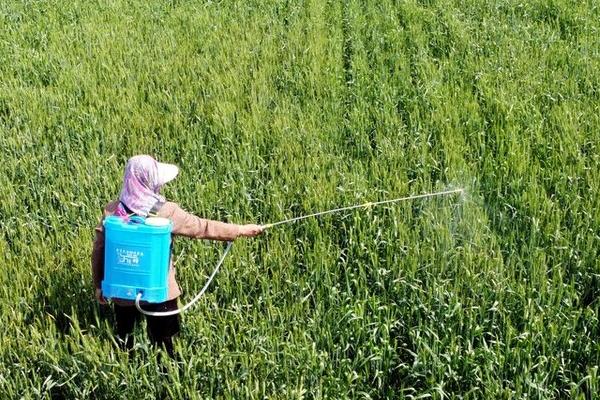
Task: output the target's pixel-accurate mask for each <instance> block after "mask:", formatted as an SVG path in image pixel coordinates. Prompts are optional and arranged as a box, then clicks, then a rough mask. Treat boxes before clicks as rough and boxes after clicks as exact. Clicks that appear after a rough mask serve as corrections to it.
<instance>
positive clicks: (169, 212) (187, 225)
mask: <svg viewBox="0 0 600 400" xmlns="http://www.w3.org/2000/svg"><path fill="white" fill-rule="evenodd" d="M118 205H119V202H118V201H113V202H110V203H108V204H107V205H106V207H104V215H103V217H102V220H101V221H100V223H99V224H98V226H96V239H95V240H94V245H93V248H92V278H93V280H94V286H95V287H96V288H100V287H101V283H102V279H104V225H103V221H104V218H105V217H107V216H109V215H113V214H114V213H115V211H116V210H117V207H118ZM156 214H157V216H158V217H163V218H168V219H170V220H171V221H172V222H173V232H172V234H173V235H178V236H187V237H191V238H195V239H212V240H222V241H227V240H234V239H236V238H237V237H238V236H239V233H240V232H239V226H238V225H235V224H228V223H225V222H219V221H212V220H209V219H203V218H199V217H197V216H195V215H193V214H190V213H188V212H185V211H184V210H182V209H181V207H179V206H178V205H177V204H175V203H172V202H166V203H164V204H163V205H162V206H161V207H160V208H159V209H158V210H157V211H156ZM168 281H169V293H168V299H167V300H173V299H176V298H177V297H179V296H180V295H181V290H180V289H179V285H178V284H177V280H176V279H175V267H174V265H173V257H171V265H170V266H169V278H168ZM117 303H119V304H123V305H124V304H133V302H132V301H128V300H120V299H119V300H117Z"/></svg>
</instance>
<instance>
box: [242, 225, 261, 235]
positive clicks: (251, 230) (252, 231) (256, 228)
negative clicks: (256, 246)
mask: <svg viewBox="0 0 600 400" xmlns="http://www.w3.org/2000/svg"><path fill="white" fill-rule="evenodd" d="M264 230H265V227H264V226H262V225H254V224H247V225H240V236H245V237H255V236H258V235H260V234H261V233H263V231H264Z"/></svg>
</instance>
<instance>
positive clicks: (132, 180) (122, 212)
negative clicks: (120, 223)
mask: <svg viewBox="0 0 600 400" xmlns="http://www.w3.org/2000/svg"><path fill="white" fill-rule="evenodd" d="M178 173H179V169H178V168H177V167H176V166H175V165H172V164H164V163H159V162H157V161H156V160H155V159H154V158H152V157H150V156H147V155H140V156H135V157H131V158H130V159H129V160H128V161H127V165H126V166H125V176H124V178H123V188H122V189H121V195H120V196H119V200H120V201H121V203H120V204H119V207H118V208H117V212H116V214H117V215H119V216H127V215H128V212H127V210H126V209H125V207H123V204H124V205H125V206H126V208H127V209H129V210H130V211H131V212H134V213H135V214H137V215H141V216H144V217H146V216H148V213H150V210H152V208H153V207H154V206H155V205H156V203H158V202H161V203H164V202H165V198H164V197H162V196H160V195H159V194H158V192H159V190H160V188H161V187H162V186H163V185H164V184H165V183H167V182H169V181H171V180H173V179H175V177H176V176H177V174H178Z"/></svg>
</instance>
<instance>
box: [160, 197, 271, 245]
mask: <svg viewBox="0 0 600 400" xmlns="http://www.w3.org/2000/svg"><path fill="white" fill-rule="evenodd" d="M159 215H160V216H163V215H164V216H165V217H167V218H169V219H171V220H172V221H173V234H174V235H181V236H188V237H192V238H196V239H212V240H222V241H228V240H235V239H237V238H238V237H240V236H246V237H253V236H257V235H259V234H260V233H262V231H263V227H262V226H260V225H253V224H248V225H237V224H228V223H226V222H219V221H213V220H210V219H204V218H200V217H197V216H195V215H194V214H190V213H188V212H186V211H184V210H182V209H181V207H179V206H178V205H177V204H175V203H166V204H165V205H164V206H163V208H162V209H161V212H160V213H159Z"/></svg>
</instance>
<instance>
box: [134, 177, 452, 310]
mask: <svg viewBox="0 0 600 400" xmlns="http://www.w3.org/2000/svg"><path fill="white" fill-rule="evenodd" d="M463 192H464V189H452V190H445V191H442V192H435V193H425V194H419V195H413V196H407V197H399V198H397V199H391V200H382V201H375V202H368V203H364V204H357V205H353V206H348V207H341V208H334V209H331V210H327V211H320V212H316V213H313V214H308V215H302V216H300V217H295V218H289V219H285V220H283V221H278V222H273V223H270V224H265V225H263V229H264V230H267V229H271V228H274V227H276V226H279V225H284V224H291V223H294V222H297V221H301V220H304V219H307V218H313V217H320V216H322V215H327V214H333V213H338V212H342V211H349V210H354V209H356V208H367V207H375V206H380V205H384V204H393V203H399V202H402V201H408V200H417V199H426V198H430V197H437V196H447V195H450V194H455V193H461V194H462V193H463ZM232 245H233V242H227V247H226V248H225V251H224V252H223V254H222V255H221V258H220V259H219V261H218V262H217V265H216V267H215V269H214V270H213V272H212V274H210V276H209V277H208V280H207V281H206V284H205V285H204V287H203V288H202V290H201V291H200V292H199V293H198V294H197V295H196V296H195V297H194V298H193V299H192V300H191V301H190V302H189V303H188V304H186V305H185V306H183V307H182V308H180V309H178V310H173V311H166V312H154V311H146V310H144V309H142V308H141V306H140V300H141V298H142V295H141V293H140V294H138V295H137V297H136V299H135V306H136V308H137V309H138V311H139V312H141V313H142V314H145V315H151V316H157V317H166V316H169V315H176V314H179V313H181V312H183V311H185V310H187V309H188V308H190V307H191V306H192V305H194V303H196V302H197V301H198V300H199V299H200V297H202V295H203V294H204V292H206V289H208V286H209V285H210V283H211V282H212V280H213V278H214V277H215V275H216V274H217V272H218V271H219V268H221V264H223V261H224V260H225V257H227V254H228V253H229V251H230V250H231V246H232Z"/></svg>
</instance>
